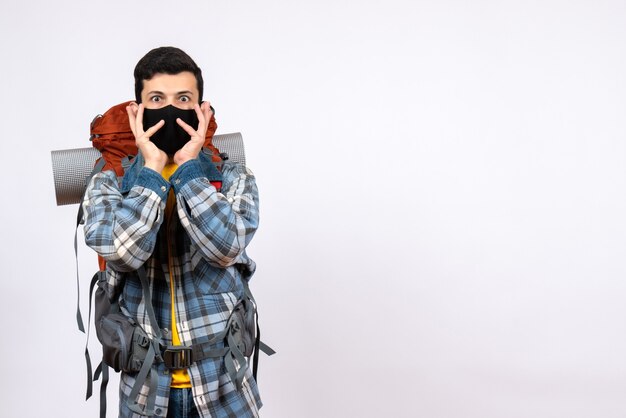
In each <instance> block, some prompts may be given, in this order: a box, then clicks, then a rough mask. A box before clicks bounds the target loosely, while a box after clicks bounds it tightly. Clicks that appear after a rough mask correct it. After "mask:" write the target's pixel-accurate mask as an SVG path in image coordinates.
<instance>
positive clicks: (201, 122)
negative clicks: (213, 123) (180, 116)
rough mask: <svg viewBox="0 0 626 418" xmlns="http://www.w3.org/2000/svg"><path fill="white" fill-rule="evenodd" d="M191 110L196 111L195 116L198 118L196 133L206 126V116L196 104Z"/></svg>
mask: <svg viewBox="0 0 626 418" xmlns="http://www.w3.org/2000/svg"><path fill="white" fill-rule="evenodd" d="M202 105H204V103H202ZM193 110H195V111H196V116H197V117H198V131H200V129H201V127H203V126H206V115H205V114H204V110H203V109H202V107H201V106H199V105H198V104H195V105H193ZM181 126H182V125H181Z"/></svg>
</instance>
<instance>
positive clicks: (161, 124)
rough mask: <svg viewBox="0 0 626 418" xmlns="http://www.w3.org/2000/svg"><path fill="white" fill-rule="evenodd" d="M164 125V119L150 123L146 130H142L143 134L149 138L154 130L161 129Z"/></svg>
mask: <svg viewBox="0 0 626 418" xmlns="http://www.w3.org/2000/svg"><path fill="white" fill-rule="evenodd" d="M163 125H165V121H164V120H163V119H161V120H160V121H158V122H157V123H156V124H155V125H152V126H151V127H150V128H149V129H148V130H147V131H146V132H144V134H143V136H145V137H147V138H150V137H151V136H152V135H154V133H155V132H156V131H158V130H159V129H161V127H162V126H163Z"/></svg>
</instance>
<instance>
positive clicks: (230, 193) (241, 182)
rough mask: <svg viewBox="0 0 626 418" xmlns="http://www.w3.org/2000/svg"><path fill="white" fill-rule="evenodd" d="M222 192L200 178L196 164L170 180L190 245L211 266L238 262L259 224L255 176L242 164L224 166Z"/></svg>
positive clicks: (200, 171) (199, 170) (222, 265)
mask: <svg viewBox="0 0 626 418" xmlns="http://www.w3.org/2000/svg"><path fill="white" fill-rule="evenodd" d="M222 175H223V183H222V192H218V191H217V189H216V188H215V187H214V186H213V185H212V184H211V182H210V181H209V179H208V178H207V177H206V176H205V175H204V174H203V172H202V170H201V165H200V163H199V162H198V161H197V160H191V161H188V162H186V163H185V164H183V165H181V166H180V167H179V168H178V170H176V172H175V173H174V174H173V175H172V177H171V178H170V182H171V184H172V187H173V188H174V191H175V192H176V201H177V205H178V216H179V218H180V220H181V224H182V225H183V227H184V228H185V230H186V231H187V234H188V235H189V237H190V239H191V241H192V243H193V244H194V245H196V247H197V248H198V250H199V251H200V253H201V254H202V255H203V257H204V258H205V259H206V260H207V262H209V263H210V264H212V265H214V266H219V267H228V266H231V265H233V264H235V263H237V262H238V261H239V260H240V257H241V256H242V255H243V254H244V251H245V249H246V247H247V245H248V244H249V243H250V241H251V240H252V237H253V236H254V233H255V232H256V229H257V227H258V224H259V197H258V190H257V186H256V182H255V178H254V174H253V173H252V172H251V171H250V170H249V169H248V168H246V167H245V166H243V165H241V164H224V166H223V170H222Z"/></svg>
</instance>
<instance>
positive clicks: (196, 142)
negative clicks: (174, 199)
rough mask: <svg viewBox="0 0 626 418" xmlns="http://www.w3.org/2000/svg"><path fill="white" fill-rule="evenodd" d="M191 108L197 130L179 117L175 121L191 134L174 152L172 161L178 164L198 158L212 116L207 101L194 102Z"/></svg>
mask: <svg viewBox="0 0 626 418" xmlns="http://www.w3.org/2000/svg"><path fill="white" fill-rule="evenodd" d="M193 108H194V110H195V111H196V115H197V116H198V129H197V130H195V129H193V128H192V127H191V126H189V125H188V124H186V123H185V122H183V121H182V120H181V119H180V118H178V119H176V123H178V125H179V126H180V127H181V128H183V129H184V130H185V132H187V133H188V134H189V135H190V136H191V139H190V140H189V142H187V143H186V144H185V145H184V146H183V147H182V148H181V149H179V150H178V151H177V152H176V154H174V162H175V163H176V164H178V165H179V166H180V165H182V164H184V163H186V162H187V161H189V160H193V159H196V158H198V154H200V150H202V146H203V145H204V139H205V136H206V130H207V128H208V126H209V122H210V121H211V116H213V111H212V110H211V104H210V103H209V102H203V103H202V105H201V106H199V105H198V104H195V105H194V107H193ZM155 126H156V125H155Z"/></svg>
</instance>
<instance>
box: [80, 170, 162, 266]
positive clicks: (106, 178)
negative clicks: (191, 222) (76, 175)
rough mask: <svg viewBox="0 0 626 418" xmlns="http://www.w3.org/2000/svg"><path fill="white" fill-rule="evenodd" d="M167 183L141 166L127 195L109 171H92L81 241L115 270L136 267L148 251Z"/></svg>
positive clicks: (159, 223)
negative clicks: (121, 190) (123, 193)
mask: <svg viewBox="0 0 626 418" xmlns="http://www.w3.org/2000/svg"><path fill="white" fill-rule="evenodd" d="M169 188H170V184H169V183H168V182H167V181H166V180H165V179H164V178H163V177H162V176H161V175H160V174H159V173H157V172H156V171H154V170H151V169H149V168H146V167H143V168H142V169H141V172H140V173H139V175H138V176H137V180H136V182H135V184H134V186H133V187H132V188H131V190H130V192H129V193H128V195H126V196H124V195H122V193H121V192H120V190H119V187H118V182H117V177H116V176H115V173H114V172H113V171H105V172H103V173H98V174H96V175H95V176H94V177H93V178H92V179H91V181H90V183H89V185H88V186H87V193H86V195H85V199H84V201H83V203H82V204H83V210H84V213H85V242H86V243H87V245H88V246H89V247H91V248H92V249H93V250H94V251H96V252H97V253H98V254H99V255H100V256H102V257H103V258H104V259H105V260H106V261H107V264H108V265H109V266H111V267H112V268H113V269H115V270H117V271H132V270H136V269H137V268H139V267H140V266H141V265H142V264H143V263H145V261H146V260H147V259H148V257H149V256H150V255H151V254H152V251H153V250H154V246H155V243H156V236H157V233H158V230H159V227H160V225H161V223H162V222H163V212H164V210H165V203H166V197H167V193H168V192H169Z"/></svg>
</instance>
